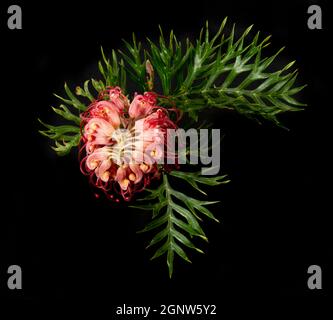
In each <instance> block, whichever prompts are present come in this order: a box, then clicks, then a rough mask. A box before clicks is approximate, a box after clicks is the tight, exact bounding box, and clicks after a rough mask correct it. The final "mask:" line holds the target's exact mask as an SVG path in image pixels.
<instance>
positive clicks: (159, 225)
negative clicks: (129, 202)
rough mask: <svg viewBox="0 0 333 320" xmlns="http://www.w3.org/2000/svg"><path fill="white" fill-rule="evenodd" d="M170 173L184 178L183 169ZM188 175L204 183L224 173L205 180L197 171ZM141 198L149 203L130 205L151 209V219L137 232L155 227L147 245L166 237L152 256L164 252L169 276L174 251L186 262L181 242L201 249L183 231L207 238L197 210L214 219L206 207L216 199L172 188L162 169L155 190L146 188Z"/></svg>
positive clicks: (210, 181) (190, 234)
mask: <svg viewBox="0 0 333 320" xmlns="http://www.w3.org/2000/svg"><path fill="white" fill-rule="evenodd" d="M171 175H173V176H174V177H177V178H178V177H180V176H181V178H182V179H186V177H185V176H186V173H185V172H183V173H182V174H180V175H179V176H178V175H177V174H172V173H171ZM189 177H190V178H189V179H192V178H193V179H198V180H200V181H202V183H203V184H208V185H209V184H212V185H217V184H221V183H226V181H225V180H224V178H225V176H220V177H215V180H209V181H208V180H205V179H203V180H201V179H202V178H203V177H201V176H200V175H199V174H197V173H189ZM212 179H213V178H212ZM141 200H144V201H149V204H141V205H135V206H134V207H135V208H139V209H143V210H152V211H153V220H152V221H150V222H149V223H148V224H147V225H146V227H145V228H144V229H143V230H141V231H139V232H146V231H154V230H158V232H157V234H156V235H155V236H154V237H153V239H152V240H151V242H150V243H149V245H148V247H151V246H155V245H158V244H159V243H160V242H161V241H162V240H164V239H167V240H166V242H164V243H163V244H162V246H161V247H160V248H159V249H158V250H157V251H156V252H155V254H154V255H153V257H152V259H155V258H157V257H159V256H161V255H163V254H166V255H167V265H168V269H169V276H170V277H171V276H172V274H173V270H174V266H173V264H174V253H176V254H177V255H178V256H180V257H181V258H182V259H184V260H186V261H187V262H190V260H189V258H188V256H187V254H186V253H185V251H184V250H183V249H182V247H181V246H184V247H187V248H190V249H192V250H195V251H197V252H200V253H203V251H202V250H201V249H199V248H198V247H197V246H196V244H195V243H194V242H192V241H191V240H190V239H189V238H188V237H187V236H186V235H189V236H190V237H191V239H193V240H195V239H196V238H200V239H203V240H205V241H207V237H206V235H205V233H204V231H203V230H202V228H201V226H200V224H199V222H198V214H202V215H204V216H208V217H209V218H211V219H213V220H215V221H217V219H216V218H215V217H214V215H213V214H212V212H211V211H210V210H208V209H207V208H206V206H207V205H210V204H213V203H216V201H203V200H198V199H195V198H192V197H189V196H187V195H185V194H184V193H182V192H179V191H176V190H174V189H173V188H172V187H171V185H170V183H169V181H168V175H167V174H166V173H164V174H163V182H162V183H161V185H160V186H159V187H158V188H157V189H156V190H148V195H147V196H146V198H143V199H141ZM152 200H155V202H153V203H152V202H151V201H152ZM154 211H158V215H157V214H154ZM161 211H163V213H161ZM184 233H185V234H186V235H185V234H184Z"/></svg>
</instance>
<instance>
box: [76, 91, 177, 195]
mask: <svg viewBox="0 0 333 320" xmlns="http://www.w3.org/2000/svg"><path fill="white" fill-rule="evenodd" d="M81 118H82V128H83V133H82V144H83V147H82V148H81V152H80V155H81V157H82V160H81V169H82V171H83V172H84V173H85V174H87V175H89V177H90V181H91V182H92V183H93V185H94V186H96V187H98V188H100V189H101V190H103V191H104V192H105V193H106V194H107V196H108V197H109V198H111V199H114V200H115V201H119V196H121V197H122V198H123V199H125V200H126V201H128V200H130V199H131V197H132V196H133V194H134V193H135V192H138V191H140V190H142V189H144V188H145V187H146V186H147V185H148V184H149V183H150V181H151V180H152V179H153V178H155V177H158V176H159V170H160V169H159V168H160V166H159V165H158V164H159V163H162V162H163V159H164V158H165V154H164V147H165V143H166V142H165V141H166V137H167V129H168V128H173V129H174V128H176V125H175V123H174V122H173V121H172V120H171V119H170V118H169V114H168V112H167V110H166V109H165V108H162V107H159V106H157V95H156V94H155V93H153V92H146V93H144V94H143V95H139V94H138V95H136V96H135V97H134V99H133V101H132V102H131V103H129V101H128V99H127V98H126V97H125V96H124V94H123V93H122V91H121V89H120V88H119V87H115V88H112V87H109V88H107V89H106V90H105V91H103V92H101V93H100V94H99V97H98V99H97V100H96V101H94V102H93V103H92V104H91V105H90V106H89V108H88V109H87V111H86V112H84V113H83V114H81Z"/></svg>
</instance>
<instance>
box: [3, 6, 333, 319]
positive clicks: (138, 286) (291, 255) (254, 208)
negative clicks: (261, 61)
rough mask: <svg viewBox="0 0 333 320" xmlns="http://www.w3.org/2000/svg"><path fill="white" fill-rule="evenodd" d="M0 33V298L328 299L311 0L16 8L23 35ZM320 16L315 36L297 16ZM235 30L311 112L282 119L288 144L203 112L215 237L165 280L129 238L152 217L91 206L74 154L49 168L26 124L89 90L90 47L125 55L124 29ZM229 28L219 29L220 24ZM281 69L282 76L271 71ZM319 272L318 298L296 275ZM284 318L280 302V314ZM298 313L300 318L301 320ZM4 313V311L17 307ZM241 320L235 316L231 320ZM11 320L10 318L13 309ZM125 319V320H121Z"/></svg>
mask: <svg viewBox="0 0 333 320" xmlns="http://www.w3.org/2000/svg"><path fill="white" fill-rule="evenodd" d="M10 4H13V3H10V2H9V3H7V4H6V3H3V4H2V9H1V12H0V17H1V19H0V23H1V25H0V27H1V40H2V46H1V55H2V59H1V62H2V67H1V81H2V84H1V93H0V94H1V107H0V110H1V128H2V130H1V132H2V140H1V169H2V179H1V182H2V188H1V189H2V192H1V204H2V206H1V208H2V209H1V230H2V231H1V243H0V248H2V249H1V256H0V262H1V263H0V265H1V270H0V271H1V274H0V280H1V282H0V288H1V297H0V299H1V301H5V302H6V303H7V304H10V305H11V306H13V307H15V306H25V307H33V308H35V309H36V310H41V307H43V306H50V309H49V310H55V309H59V308H60V309H62V308H63V307H65V306H70V307H72V309H73V310H75V311H82V310H86V309H88V308H90V307H93V308H95V306H96V308H95V309H96V310H105V311H106V312H107V314H109V316H111V315H112V314H113V313H114V311H115V307H116V306H117V305H122V304H124V303H127V304H135V305H154V304H155V305H158V304H161V303H164V304H168V303H178V304H183V303H192V304H194V303H198V304H203V303H205V304H217V306H218V309H217V313H218V316H217V317H216V318H218V319H221V318H222V316H223V315H224V312H225V310H226V308H227V306H230V304H229V302H239V303H240V302H241V301H250V300H251V301H252V300H253V301H255V303H254V304H252V307H253V309H254V310H256V309H258V310H259V309H260V308H262V307H263V304H262V301H263V299H264V298H265V300H267V299H268V300H271V301H278V302H279V303H280V302H282V301H289V302H292V303H294V302H295V301H304V302H307V301H309V303H310V304H311V303H312V302H313V301H320V300H323V301H325V300H326V299H328V297H329V295H330V293H332V292H331V285H332V274H333V272H332V269H331V267H332V264H331V262H330V260H331V258H332V250H331V244H332V223H331V218H330V216H331V215H332V207H331V203H330V198H331V191H332V187H331V181H332V180H331V179H330V177H329V176H330V173H331V163H332V161H331V160H332V159H331V158H330V157H329V153H330V149H331V145H332V144H331V132H330V127H331V122H330V121H331V120H330V119H331V118H330V117H331V110H330V109H331V108H332V106H331V105H330V102H329V101H330V100H329V96H330V92H329V88H331V86H332V85H331V82H330V76H329V74H330V73H331V72H332V68H331V61H330V60H331V52H330V49H329V41H330V40H329V39H330V38H329V37H331V34H330V27H329V19H330V12H329V10H328V8H327V3H325V2H323V1H289V2H284V1H275V2H274V3H268V2H259V1H217V2H212V1H205V2H201V3H195V2H194V1H191V2H186V1H178V2H170V1H165V2H163V1H155V2H147V1H145V2H141V1H140V2H139V1H137V2H135V3H131V2H129V1H111V0H110V1H105V2H102V1H92V2H87V3H83V2H82V1H78V2H74V1H73V2H72V1H67V2H64V3H62V4H60V3H59V2H56V1H52V2H51V3H46V2H44V3H43V4H37V3H35V4H32V3H28V2H22V1H21V2H15V4H20V5H21V6H22V10H23V29H22V30H13V31H12V30H8V29H7V7H8V6H9V5H10ZM310 4H319V5H321V8H322V10H323V30H309V29H308V28H307V18H308V14H307V8H308V6H309V5H310ZM225 16H228V17H229V23H233V22H235V23H236V24H237V26H238V30H240V31H242V30H244V29H245V27H247V26H248V25H250V24H255V27H254V28H255V30H256V31H257V30H260V31H261V32H262V36H267V35H269V34H272V35H273V38H272V46H271V48H268V49H267V51H266V53H267V54H272V53H274V52H275V51H276V50H278V49H279V48H280V47H282V46H286V47H287V49H286V50H285V51H284V52H283V53H282V54H281V56H280V58H279V61H280V63H285V62H287V61H291V60H295V59H296V60H297V64H296V67H297V68H299V74H300V76H299V84H304V83H306V84H308V87H307V88H306V89H305V90H304V92H303V93H302V94H301V95H300V96H299V98H300V99H301V100H302V101H303V102H306V103H307V104H308V105H309V106H308V107H307V108H306V110H305V111H303V112H300V113H294V114H289V115H285V116H283V117H282V121H283V123H284V124H285V125H286V126H287V127H288V128H289V131H287V130H283V129H280V128H277V127H274V126H273V125H271V124H267V123H264V124H262V125H259V124H258V123H256V122H253V121H251V120H248V119H244V118H242V117H241V116H239V115H235V114H229V113H226V114H225V113H219V114H218V116H216V114H215V115H214V119H215V127H216V128H221V130H222V132H223V133H224V134H225V138H224V140H223V143H222V156H221V157H222V171H223V172H225V173H228V174H229V176H230V179H231V180H232V182H231V183H230V184H229V185H226V186H221V187H218V188H215V189H214V190H210V197H211V198H212V199H218V200H221V202H222V203H221V205H217V206H215V207H214V208H213V211H214V213H215V214H216V216H218V217H219V219H220V220H221V222H222V223H221V224H215V223H211V222H209V221H207V222H206V223H205V229H206V231H207V232H206V233H207V235H208V237H209V240H210V243H209V244H208V245H205V244H203V247H204V248H205V252H206V254H205V256H201V255H196V254H192V255H191V259H192V261H193V264H192V265H188V264H186V263H183V261H180V260H179V259H177V260H176V261H175V263H176V265H175V273H174V277H173V279H172V280H169V279H168V274H167V267H166V263H165V259H164V258H162V259H159V260H156V261H154V262H150V261H149V257H150V256H151V254H152V252H147V251H145V250H144V247H145V245H146V244H147V241H148V240H149V236H148V235H137V234H136V233H135V232H136V231H137V230H138V229H140V228H141V227H142V226H143V224H144V222H145V221H147V219H148V217H147V216H145V215H142V214H141V213H138V212H137V211H134V210H128V209H126V207H121V206H120V207H115V206H114V205H112V204H110V203H109V202H108V201H107V200H104V199H100V200H96V199H95V198H94V196H93V193H92V192H91V189H90V187H89V185H88V182H87V181H86V178H85V177H84V176H82V174H81V173H80V171H79V167H78V162H77V158H76V155H75V154H72V155H70V156H67V157H63V158H58V157H57V156H56V155H55V154H54V153H53V152H52V150H51V149H50V148H49V146H48V144H49V141H47V139H46V138H44V137H42V136H40V135H39V134H38V132H37V130H38V129H40V125H39V124H38V122H37V118H42V119H43V120H45V121H46V122H52V121H54V119H55V117H54V115H53V114H52V111H51V109H50V106H51V105H56V104H57V103H58V101H57V100H56V98H55V97H53V95H52V93H54V92H56V93H60V94H62V93H63V83H64V82H65V81H66V82H68V84H69V85H70V86H71V87H72V88H73V87H74V86H75V85H77V84H82V83H83V81H84V80H86V79H89V78H91V77H98V75H97V65H96V62H97V60H98V59H100V46H101V45H102V46H103V47H104V49H105V51H106V52H110V50H111V49H112V48H120V47H122V42H121V39H123V38H124V39H130V38H131V34H132V32H133V31H135V33H136V34H137V36H138V38H139V39H141V40H142V39H143V38H144V36H146V35H147V36H149V37H151V38H153V39H154V37H156V35H157V34H158V24H161V26H162V27H163V28H165V29H166V30H169V29H170V28H173V29H174V31H175V33H176V34H178V35H180V36H189V37H191V38H192V39H193V38H195V37H196V35H197V34H198V32H199V30H200V28H201V27H202V26H203V24H204V23H205V21H206V20H209V21H210V24H211V28H212V30H213V31H215V30H216V29H217V26H218V24H219V23H220V22H221V20H222V19H223V18H224V17H225ZM229 27H230V24H229ZM277 66H279V63H278V64H277ZM12 264H18V265H20V266H21V267H22V270H23V290H21V291H10V290H9V289H7V286H6V281H7V268H8V266H9V265H12ZM312 264H318V265H320V266H321V267H322V270H323V289H322V290H317V291H316V290H315V291H311V290H309V289H308V288H307V278H308V275H307V268H308V267H309V266H310V265H312ZM281 305H282V304H281ZM307 306H308V303H307V304H306V305H305V304H304V308H307ZM13 310H16V311H17V309H16V308H14V309H13ZM240 310H241V308H236V309H234V312H236V313H237V312H239V311H240ZM12 312H14V311H12ZM126 319H132V318H130V317H129V318H126Z"/></svg>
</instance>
